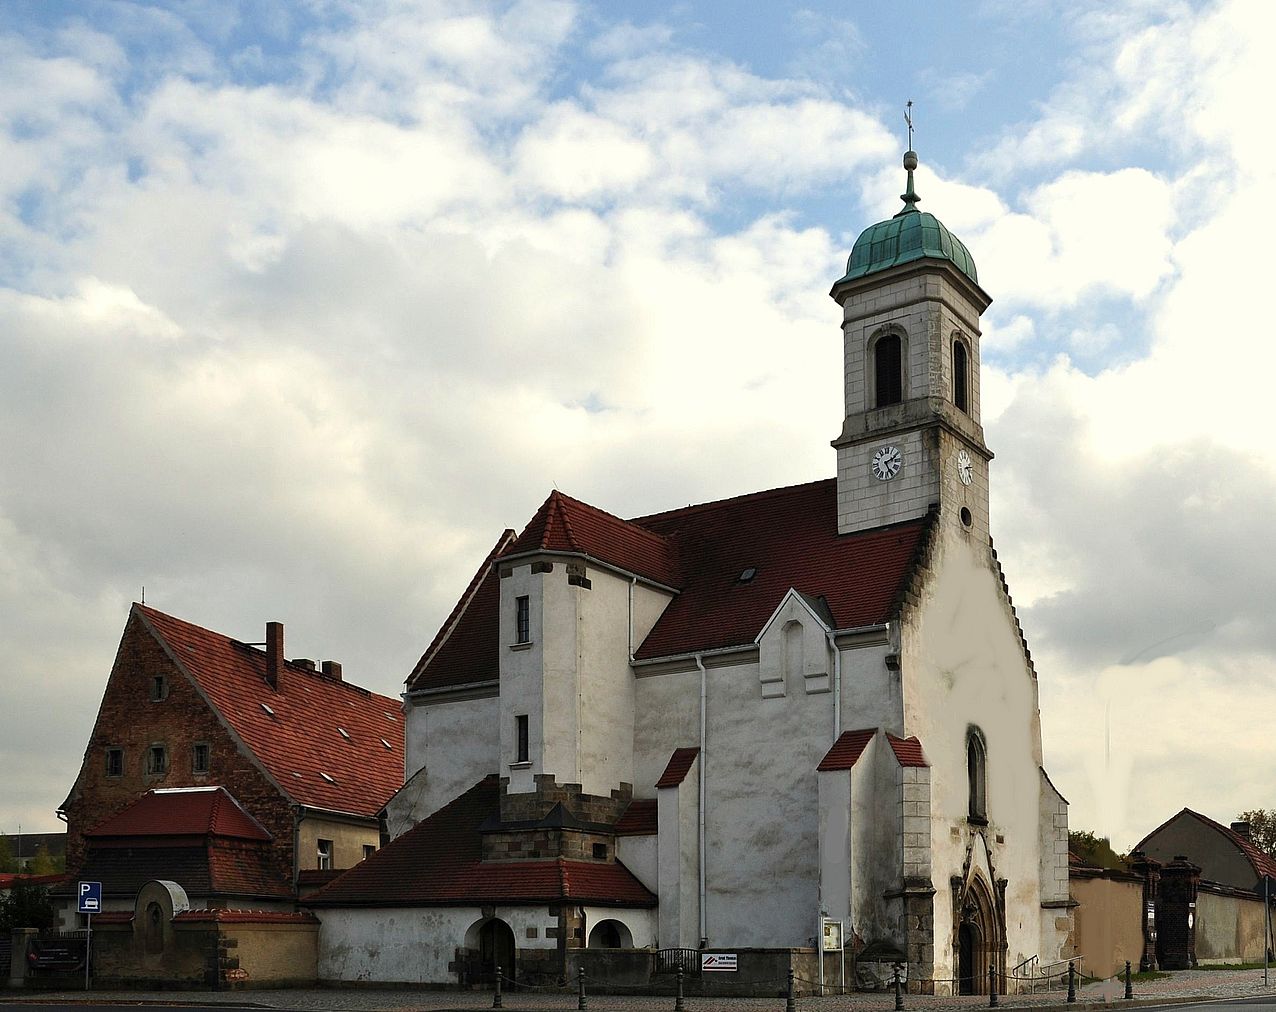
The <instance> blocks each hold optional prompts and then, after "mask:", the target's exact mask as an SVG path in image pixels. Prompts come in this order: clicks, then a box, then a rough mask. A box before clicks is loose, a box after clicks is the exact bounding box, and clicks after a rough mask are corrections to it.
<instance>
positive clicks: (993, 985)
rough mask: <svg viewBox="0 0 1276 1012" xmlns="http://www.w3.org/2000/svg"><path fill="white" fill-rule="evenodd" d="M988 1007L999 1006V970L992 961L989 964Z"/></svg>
mask: <svg viewBox="0 0 1276 1012" xmlns="http://www.w3.org/2000/svg"><path fill="white" fill-rule="evenodd" d="M988 1007H989V1008H996V1007H997V971H996V969H994V968H993V965H992V964H991V963H989V964H988Z"/></svg>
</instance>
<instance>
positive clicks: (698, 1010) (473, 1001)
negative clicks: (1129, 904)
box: [0, 967, 1276, 1012]
mask: <svg viewBox="0 0 1276 1012" xmlns="http://www.w3.org/2000/svg"><path fill="white" fill-rule="evenodd" d="M1269 980H1270V986H1265V985H1264V984H1263V971H1262V970H1261V969H1260V970H1182V971H1178V972H1175V973H1172V974H1170V976H1168V977H1166V978H1163V979H1160V980H1151V981H1144V982H1140V981H1135V983H1134V997H1135V999H1136V1002H1135V1003H1137V1004H1150V1003H1154V1002H1158V1001H1175V1002H1182V1001H1191V1000H1199V999H1205V998H1240V997H1251V996H1256V995H1264V994H1267V995H1272V996H1276V967H1274V968H1273V970H1272V973H1271V974H1270V977H1269ZM779 993H780V992H779V990H778V989H777V995H778V994H779ZM1124 993H1125V989H1124V984H1122V983H1121V982H1120V981H1117V980H1109V981H1100V982H1098V983H1095V984H1089V985H1087V986H1085V987H1083V988H1080V989H1078V992H1077V1004H1075V1005H1072V1006H1066V1005H1065V1004H1064V994H1063V992H1062V991H1049V992H1044V993H1041V994H1035V995H1027V994H1019V995H1003V996H1001V998H1000V1006H1001V1007H1002V1008H1031V1009H1034V1010H1037V1012H1045V1010H1046V1009H1049V1008H1052V1007H1053V1008H1058V1009H1066V1010H1068V1012H1082V1010H1084V1009H1086V1008H1087V1007H1090V1008H1093V1007H1095V1006H1102V1005H1103V1004H1106V1003H1107V1002H1112V1003H1113V1005H1114V1006H1117V1007H1119V1006H1121V1005H1126V1003H1125V1002H1124V1001H1122V1000H1121V999H1122V996H1123V995H1124ZM587 997H588V1006H589V1010H590V1012H604V1010H614V1012H672V1009H673V1003H674V999H673V997H672V996H669V995H661V996H656V997H652V996H648V995H608V994H589V995H588V996H587ZM32 1000H35V1001H40V1002H55V1001H56V1002H63V1001H72V1002H75V1001H84V1000H91V1001H93V1002H95V1003H119V1004H138V1003H143V1002H162V1003H166V1004H178V1003H180V1004H221V1005H256V1006H260V1007H263V1008H274V1009H287V1010H302V1009H308V1010H315V1012H433V1010H436V1009H438V1010H461V1009H482V1010H485V1009H489V1008H491V1006H492V993H491V992H490V991H434V990H427V989H424V988H421V989H411V990H388V989H379V988H378V989H373V988H305V989H300V988H299V989H293V990H278V991H266V990H261V991H252V990H246V991H233V992H226V991H169V992H142V991H94V992H91V994H89V995H86V994H85V992H83V991H70V992H57V993H42V992H38V991H36V992H33V991H16V992H9V993H8V994H5V995H4V997H3V998H0V1006H3V1004H4V1002H5V1001H28V1002H29V1001H32ZM504 1003H505V1008H506V1010H507V1012H514V1010H519V1009H530V1010H535V1012H542V1010H543V1012H550V1010H562V1012H571V1010H574V1009H575V1008H576V992H575V990H574V989H567V988H564V989H562V990H561V991H552V992H548V993H547V992H543V991H542V992H534V991H522V990H520V991H517V992H513V993H511V992H508V991H507V992H506V993H505V996H504ZM1135 1003H1131V1004H1135ZM904 1004H905V1008H906V1009H908V1010H910V1012H911V1010H917V1012H946V1010H965V1009H970V1010H974V1009H981V1008H987V1007H988V999H987V998H986V997H966V998H954V997H931V996H928V995H914V994H910V995H906V996H905V998H904ZM1127 1007H1128V1005H1127ZM894 1008H895V1002H894V996H893V995H892V994H889V993H882V992H875V993H873V992H859V993H855V994H847V995H830V996H826V997H823V998H819V997H809V998H798V999H797V1009H798V1012H877V1010H881V1012H893V1010H894ZM734 1009H744V1010H749V1012H753V1010H757V1012H763V1010H766V1009H773V1010H775V1012H784V999H783V998H782V997H773V998H717V997H714V998H701V997H694V996H689V997H687V999H686V1012H727V1010H734Z"/></svg>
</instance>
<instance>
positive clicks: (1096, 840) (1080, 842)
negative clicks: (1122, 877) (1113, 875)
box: [1068, 829, 1125, 871]
mask: <svg viewBox="0 0 1276 1012" xmlns="http://www.w3.org/2000/svg"><path fill="white" fill-rule="evenodd" d="M1068 849H1069V850H1071V851H1072V852H1073V853H1074V854H1076V855H1077V857H1079V858H1081V860H1082V862H1084V863H1085V864H1088V865H1092V866H1093V867H1096V868H1111V869H1113V870H1115V871H1124V870H1125V858H1124V857H1123V856H1122V855H1120V854H1118V853H1117V852H1116V851H1115V850H1113V849H1112V844H1111V843H1109V842H1108V838H1107V837H1106V836H1095V835H1094V834H1093V833H1091V832H1090V831H1089V830H1086V829H1072V830H1069V831H1068Z"/></svg>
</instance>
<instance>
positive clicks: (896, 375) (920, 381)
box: [829, 150, 992, 543]
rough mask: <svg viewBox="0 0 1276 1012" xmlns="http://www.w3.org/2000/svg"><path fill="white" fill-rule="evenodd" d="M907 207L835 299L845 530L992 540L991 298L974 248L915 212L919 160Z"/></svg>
mask: <svg viewBox="0 0 1276 1012" xmlns="http://www.w3.org/2000/svg"><path fill="white" fill-rule="evenodd" d="M904 168H905V169H906V170H907V173H908V182H907V187H906V189H905V191H904V193H903V194H902V195H901V199H902V200H903V201H904V207H903V209H902V210H900V211H899V213H897V214H896V215H895V216H894V217H893V218H890V219H888V220H887V221H882V222H878V223H877V224H876V225H873V226H871V227H869V228H867V229H865V230H864V232H863V233H862V234H861V235H860V237H859V238H858V239H857V240H856V241H855V246H854V247H853V248H852V250H851V256H850V260H849V261H848V262H847V265H846V274H845V276H844V277H842V278H841V279H840V280H839V281H838V282H837V283H836V284H834V285H833V289H832V291H831V292H830V293H829V294H830V295H831V296H832V297H833V298H834V299H836V300H837V302H838V304H839V305H840V306H841V307H842V311H843V322H842V333H843V337H844V368H845V376H844V379H845V399H846V420H845V421H844V422H843V424H842V432H841V435H839V436H838V437H837V439H835V440H834V441H833V446H834V447H835V448H836V449H837V500H838V510H837V514H838V532H839V533H841V534H850V533H853V532H855V531H861V530H867V529H869V528H873V527H880V526H882V525H884V524H891V523H895V522H897V521H901V520H909V519H912V518H915V517H918V516H921V515H923V514H924V513H926V511H927V510H928V509H929V507H930V506H931V505H932V504H938V506H939V510H940V519H941V522H942V523H944V524H945V525H946V526H947V525H953V526H954V527H955V528H956V529H958V530H962V531H966V532H968V533H969V535H970V536H971V537H973V538H976V539H978V540H979V541H981V542H985V543H986V542H987V540H988V462H989V461H990V460H991V459H992V453H991V452H990V451H989V450H988V448H987V447H986V446H985V445H984V432H983V426H982V425H981V424H980V420H979V317H980V314H982V313H983V311H984V310H985V309H987V308H988V305H989V304H990V303H991V302H992V299H991V298H989V296H988V294H987V293H986V292H985V291H984V290H983V289H982V288H980V287H979V276H978V274H977V273H976V271H975V261H974V258H972V257H971V255H970V252H969V250H967V249H966V247H965V246H964V245H963V244H962V243H961V241H960V240H959V239H958V238H957V237H956V236H954V235H953V234H952V233H951V232H949V231H948V229H947V228H945V227H944V225H943V223H942V222H940V221H939V219H937V218H936V217H935V216H934V215H933V214H929V213H927V212H925V211H919V210H918V209H917V204H918V201H919V199H920V198H919V197H918V195H917V192H916V190H915V189H914V187H913V170H914V169H916V168H917V154H916V153H915V152H913V151H911V150H910V151H908V152H907V153H906V154H905V155H904Z"/></svg>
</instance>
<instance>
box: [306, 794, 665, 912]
mask: <svg viewBox="0 0 1276 1012" xmlns="http://www.w3.org/2000/svg"><path fill="white" fill-rule="evenodd" d="M499 811H500V786H499V781H498V780H497V778H496V777H495V776H489V777H486V778H485V779H483V780H481V781H479V783H477V784H476V785H475V786H473V787H471V788H470V789H469V790H468V791H466V792H465V793H464V794H462V795H461V796H460V797H458V798H456V799H454V800H453V801H451V802H450V803H449V804H447V805H444V806H443V807H442V808H440V809H439V810H438V811H437V812H435V813H434V814H433V815H431V816H430V817H429V818H427V819H423V820H422V821H421V822H419V823H417V825H416V826H414V827H413V828H412V829H410V830H409V831H408V832H406V833H404V834H403V835H402V836H400V837H398V838H397V839H395V840H392V841H391V842H390V843H389V844H387V845H386V846H384V847H382V848H381V849H380V850H378V851H377V852H376V853H374V854H373V855H372V856H371V857H368V858H365V859H364V860H363V861H361V862H360V863H359V864H357V865H355V866H354V867H353V868H351V869H350V870H349V871H347V872H346V873H345V874H343V875H342V876H340V877H339V878H338V879H336V881H334V882H331V883H330V884H328V885H327V886H325V887H324V888H323V889H321V890H319V892H317V893H315V894H314V895H313V896H311V897H309V898H307V899H305V900H303V902H304V903H305V904H307V905H313V906H317V907H323V906H393V907H414V906H450V905H456V904H466V905H473V904H476V903H505V904H519V903H546V902H553V901H557V900H573V901H575V902H578V903H586V904H590V905H595V906H622V907H652V906H655V904H656V897H655V896H654V895H653V894H652V893H651V892H650V891H648V890H647V888H646V887H645V886H643V884H642V883H641V882H639V881H638V880H637V879H636V878H634V876H633V874H632V873H631V872H630V871H629V869H628V868H626V867H625V866H624V865H623V864H621V863H620V862H618V861H617V862H602V861H568V860H564V859H561V858H560V859H558V860H552V861H499V862H497V861H484V860H483V857H482V840H481V837H480V836H479V827H480V826H482V825H483V823H484V822H486V821H487V820H488V819H490V818H492V817H493V816H496V815H497V814H498V813H499Z"/></svg>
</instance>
